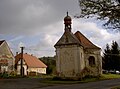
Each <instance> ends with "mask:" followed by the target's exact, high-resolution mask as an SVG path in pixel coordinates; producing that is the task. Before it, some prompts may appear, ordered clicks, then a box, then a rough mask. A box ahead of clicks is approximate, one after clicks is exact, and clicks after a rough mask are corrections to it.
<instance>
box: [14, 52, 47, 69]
mask: <svg viewBox="0 0 120 89" xmlns="http://www.w3.org/2000/svg"><path fill="white" fill-rule="evenodd" d="M20 58H21V54H18V55H17V56H15V64H17V63H18V61H19V60H20ZM23 60H24V61H25V63H26V64H27V66H28V67H32V68H47V66H46V65H45V64H44V63H43V62H42V61H40V60H39V59H38V58H37V57H35V56H33V55H29V54H23Z"/></svg>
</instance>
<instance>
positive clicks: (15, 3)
mask: <svg viewBox="0 0 120 89" xmlns="http://www.w3.org/2000/svg"><path fill="white" fill-rule="evenodd" d="M67 11H68V12H69V15H70V16H71V17H72V19H73V21H72V32H73V33H75V32H76V31H77V30H79V31H80V32H82V33H83V34H84V35H85V36H86V37H87V38H88V39H90V40H91V41H92V42H93V43H94V44H96V45H98V46H100V47H101V48H103V47H104V46H105V45H106V43H110V42H111V41H112V40H116V41H117V42H118V43H119V45H120V39H119V38H120V33H113V32H108V31H107V30H105V29H103V28H101V27H100V26H99V24H98V23H95V21H89V22H87V21H86V20H83V19H74V18H73V17H74V15H75V14H77V13H79V12H80V8H79V3H78V0H0V39H6V40H7V41H8V43H9V44H10V47H11V48H14V49H12V50H14V52H16V51H18V48H19V45H20V44H21V43H22V44H24V45H25V47H26V48H25V50H24V51H25V52H29V53H31V54H34V55H37V56H39V57H40V56H47V55H52V56H53V55H55V48H54V44H55V43H56V42H57V41H58V40H59V39H60V37H61V36H62V34H63V32H64V22H63V19H64V17H65V16H66V12H67Z"/></svg>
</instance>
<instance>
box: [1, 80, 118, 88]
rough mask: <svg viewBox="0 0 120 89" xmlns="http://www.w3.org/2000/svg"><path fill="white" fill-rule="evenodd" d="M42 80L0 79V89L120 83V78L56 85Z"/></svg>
mask: <svg viewBox="0 0 120 89" xmlns="http://www.w3.org/2000/svg"><path fill="white" fill-rule="evenodd" d="M40 82H41V79H38V78H21V79H0V89H110V88H111V87H113V86H118V85H120V79H113V80H104V81H97V82H90V83H83V84H70V85H56V86H51V85H50V86H48V85H46V84H43V83H40ZM46 86H47V87H46Z"/></svg>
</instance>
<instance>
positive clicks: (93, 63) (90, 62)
mask: <svg viewBox="0 0 120 89" xmlns="http://www.w3.org/2000/svg"><path fill="white" fill-rule="evenodd" d="M88 61H89V65H90V66H91V67H93V66H95V57H94V56H90V57H89V59H88Z"/></svg>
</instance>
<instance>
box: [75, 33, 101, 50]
mask: <svg viewBox="0 0 120 89" xmlns="http://www.w3.org/2000/svg"><path fill="white" fill-rule="evenodd" d="M75 36H76V37H77V38H78V40H79V41H80V43H81V45H82V46H83V47H84V48H92V49H94V48H95V49H100V48H99V47H97V46H96V45H94V44H93V43H92V42H91V41H90V40H88V39H87V38H86V37H85V36H84V35H83V34H82V33H81V32H79V31H77V32H76V33H75Z"/></svg>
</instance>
